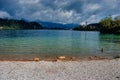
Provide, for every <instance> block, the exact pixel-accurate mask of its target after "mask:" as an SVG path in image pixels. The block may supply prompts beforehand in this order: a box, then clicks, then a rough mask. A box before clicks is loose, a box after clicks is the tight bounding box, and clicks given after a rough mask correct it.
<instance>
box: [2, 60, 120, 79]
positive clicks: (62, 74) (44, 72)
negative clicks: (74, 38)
mask: <svg viewBox="0 0 120 80" xmlns="http://www.w3.org/2000/svg"><path fill="white" fill-rule="evenodd" d="M0 80H120V59H119V60H92V61H57V62H49V61H39V62H34V61H26V62H22V61H0Z"/></svg>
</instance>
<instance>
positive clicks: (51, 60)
mask: <svg viewBox="0 0 120 80" xmlns="http://www.w3.org/2000/svg"><path fill="white" fill-rule="evenodd" d="M59 57H64V58H63V59H62V58H59ZM59 57H54V58H52V57H49V58H45V57H44V58H39V57H34V58H32V59H29V58H28V59H24V58H20V59H17V58H11V59H0V62H2V61H21V62H24V61H25V62H29V61H31V62H32V61H36V62H38V61H50V62H57V61H92V60H114V59H116V58H113V57H100V56H88V57H74V56H73V57H66V56H59Z"/></svg>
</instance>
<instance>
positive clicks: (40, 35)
mask: <svg viewBox="0 0 120 80" xmlns="http://www.w3.org/2000/svg"><path fill="white" fill-rule="evenodd" d="M101 48H103V49H104V52H103V53H102V52H101ZM117 54H120V35H102V34H100V33H99V32H95V31H71V30H0V59H1V60H4V59H33V58H34V57H56V56H60V55H66V56H92V55H98V56H113V55H117Z"/></svg>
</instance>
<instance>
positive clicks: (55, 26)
mask: <svg viewBox="0 0 120 80" xmlns="http://www.w3.org/2000/svg"><path fill="white" fill-rule="evenodd" d="M37 22H39V23H40V24H41V25H42V26H43V28H45V29H72V28H73V27H76V26H79V25H78V24H72V23H71V24H61V23H53V22H46V21H37Z"/></svg>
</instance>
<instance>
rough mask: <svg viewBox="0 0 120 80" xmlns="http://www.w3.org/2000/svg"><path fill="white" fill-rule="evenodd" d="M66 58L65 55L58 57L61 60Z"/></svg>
mask: <svg viewBox="0 0 120 80" xmlns="http://www.w3.org/2000/svg"><path fill="white" fill-rule="evenodd" d="M65 58H66V57H65V56H59V57H58V59H59V60H65Z"/></svg>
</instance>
